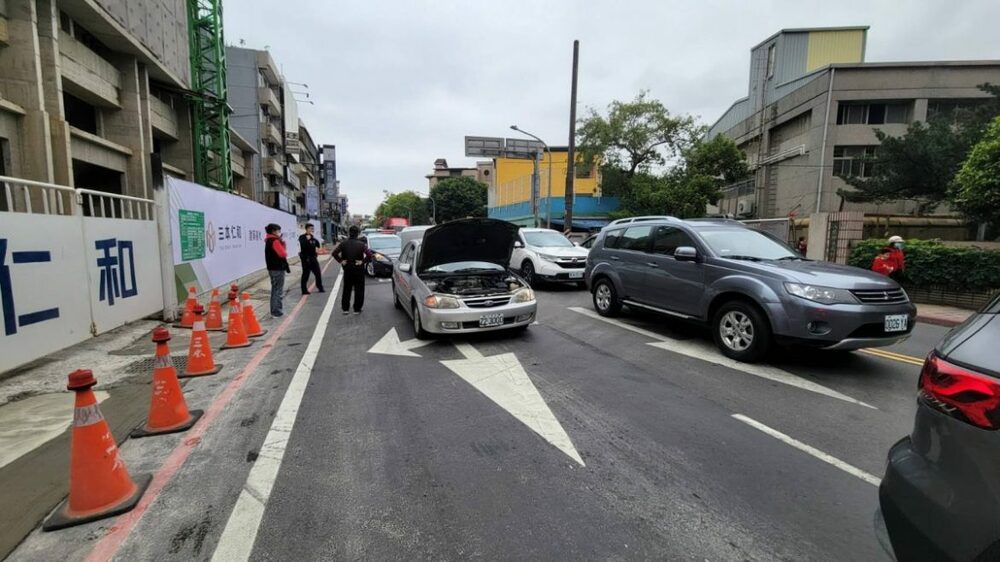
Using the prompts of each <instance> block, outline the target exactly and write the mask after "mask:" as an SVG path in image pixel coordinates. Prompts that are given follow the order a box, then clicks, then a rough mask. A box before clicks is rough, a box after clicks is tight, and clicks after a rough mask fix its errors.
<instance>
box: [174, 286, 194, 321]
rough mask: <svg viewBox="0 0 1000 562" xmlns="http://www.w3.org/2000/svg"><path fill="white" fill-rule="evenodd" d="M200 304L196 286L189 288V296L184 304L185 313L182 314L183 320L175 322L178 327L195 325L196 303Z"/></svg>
mask: <svg viewBox="0 0 1000 562" xmlns="http://www.w3.org/2000/svg"><path fill="white" fill-rule="evenodd" d="M196 304H198V297H197V296H196V293H195V290H194V287H190V288H188V298H187V302H186V303H185V304H184V314H183V315H181V321H180V322H179V323H177V324H174V326H176V327H177V328H190V327H191V326H192V325H194V305H196Z"/></svg>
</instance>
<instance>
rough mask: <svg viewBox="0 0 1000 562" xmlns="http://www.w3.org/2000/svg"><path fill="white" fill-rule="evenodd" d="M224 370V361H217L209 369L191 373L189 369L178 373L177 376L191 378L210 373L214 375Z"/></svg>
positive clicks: (205, 375)
mask: <svg viewBox="0 0 1000 562" xmlns="http://www.w3.org/2000/svg"><path fill="white" fill-rule="evenodd" d="M221 370H222V363H216V364H215V367H214V368H212V369H209V370H207V371H201V372H199V373H189V372H187V371H185V372H183V373H177V378H179V379H190V378H193V377H207V376H208V375H214V374H216V373H218V372H219V371H221Z"/></svg>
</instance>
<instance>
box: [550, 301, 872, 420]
mask: <svg viewBox="0 0 1000 562" xmlns="http://www.w3.org/2000/svg"><path fill="white" fill-rule="evenodd" d="M569 309H570V310H572V311H573V312H577V313H580V314H583V315H584V316H588V317H590V318H593V319H595V320H600V321H601V322H605V323H608V324H611V325H613V326H618V327H619V328H624V329H626V330H629V331H632V332H635V333H637V334H641V335H643V336H646V337H648V338H650V339H654V340H658V341H655V342H652V343H649V344H647V345H651V346H653V347H657V348H660V349H665V350H667V351H672V352H674V353H680V354H681V355H687V356H688V357H693V358H695V359H700V360H702V361H705V362H707V363H713V364H715V365H721V366H723V367H727V368H729V369H733V370H736V371H742V372H744V373H747V374H749V375H754V376H756V377H760V378H762V379H767V380H770V381H774V382H779V383H781V384H787V385H788V386H794V387H796V388H800V389H802V390H807V391H809V392H815V393H816V394H822V395H823V396H829V397H830V398H836V399H837V400H843V401H844V402H850V403H851V404H857V405H859V406H864V407H865V408H871V409H872V410H877V409H878V408H876V407H875V406H872V405H871V404H868V403H866V402H862V401H861V400H858V399H856V398H852V397H850V396H848V395H846V394H842V393H840V392H837V391H836V390H833V389H832V388H829V387H826V386H823V385H821V384H818V383H814V382H812V381H810V380H808V379H804V378H802V377H799V376H797V375H793V374H791V373H789V372H788V371H784V370H782V369H778V368H776V367H771V366H769V365H759V364H754V363H742V362H740V361H736V360H735V359H730V358H728V357H726V356H724V355H721V354H719V352H718V351H717V350H716V349H715V348H714V347H713V346H711V345H710V344H708V343H706V342H702V341H696V340H687V341H682V340H675V339H671V338H668V337H666V336H664V335H662V334H657V333H656V332H651V331H649V330H644V329H642V328H639V327H637V326H633V325H631V324H628V323H626V322H622V321H620V320H615V319H613V318H605V317H603V316H601V315H599V314H597V313H596V312H594V311H592V310H588V309H586V308H580V307H575V306H574V307H570V308H569Z"/></svg>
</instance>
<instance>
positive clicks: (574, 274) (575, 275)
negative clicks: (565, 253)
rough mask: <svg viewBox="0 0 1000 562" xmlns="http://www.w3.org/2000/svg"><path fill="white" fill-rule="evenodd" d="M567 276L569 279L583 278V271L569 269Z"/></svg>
mask: <svg viewBox="0 0 1000 562" xmlns="http://www.w3.org/2000/svg"><path fill="white" fill-rule="evenodd" d="M569 278H570V279H583V272H582V271H570V272H569Z"/></svg>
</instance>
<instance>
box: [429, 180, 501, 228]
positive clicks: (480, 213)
mask: <svg viewBox="0 0 1000 562" xmlns="http://www.w3.org/2000/svg"><path fill="white" fill-rule="evenodd" d="M488 189H489V188H488V186H487V185H486V184H485V183H483V182H481V181H476V180H475V179H473V178H467V177H459V178H448V179H445V180H441V181H440V182H438V183H437V185H435V186H434V187H432V188H431V197H433V198H434V203H435V204H436V205H437V222H438V223H442V222H446V221H450V220H455V219H461V218H465V217H485V216H486V204H487V190H488Z"/></svg>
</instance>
